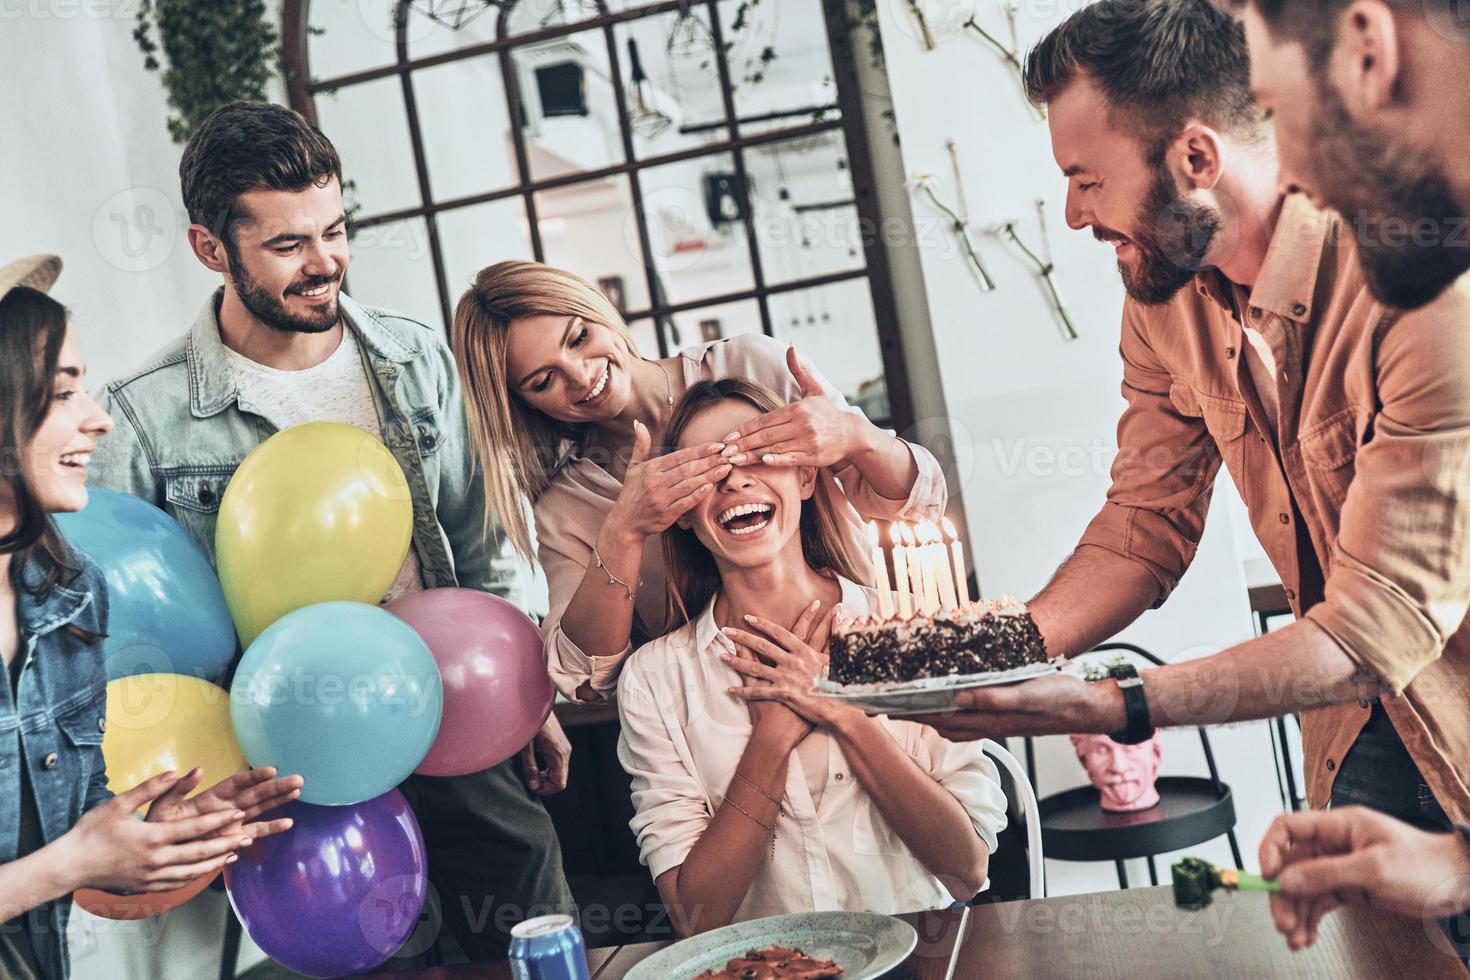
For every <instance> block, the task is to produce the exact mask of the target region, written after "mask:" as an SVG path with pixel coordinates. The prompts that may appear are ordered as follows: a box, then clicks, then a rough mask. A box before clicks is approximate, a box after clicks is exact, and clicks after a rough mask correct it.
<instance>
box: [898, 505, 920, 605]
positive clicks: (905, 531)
mask: <svg viewBox="0 0 1470 980" xmlns="http://www.w3.org/2000/svg"><path fill="white" fill-rule="evenodd" d="M899 533H900V534H901V535H902V537H903V556H904V559H905V560H906V561H907V562H908V566H909V592H910V593H911V594H912V595H913V597H914V612H922V611H923V605H924V570H923V568H922V567H920V566H922V565H923V562H921V561H920V560H919V548H918V543H917V539H915V537H914V529H913V528H911V527H909V526H908V525H907V524H904V525H902V526H901V527H900V528H899Z"/></svg>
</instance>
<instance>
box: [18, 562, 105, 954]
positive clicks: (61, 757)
mask: <svg viewBox="0 0 1470 980" xmlns="http://www.w3.org/2000/svg"><path fill="white" fill-rule="evenodd" d="M76 559H77V560H79V561H80V562H81V564H82V570H81V572H80V574H78V575H77V576H76V577H74V578H73V579H72V580H71V581H70V582H68V583H67V584H66V585H58V586H55V587H54V588H52V590H51V591H50V592H49V593H46V594H44V595H37V594H36V593H35V591H33V590H34V589H35V588H36V587H37V586H38V585H39V583H40V581H41V571H40V568H39V567H38V566H37V565H36V563H34V562H31V563H29V564H28V565H27V566H26V567H24V568H20V569H16V570H14V571H13V572H12V580H13V581H14V583H15V592H16V609H17V613H18V616H17V618H18V621H19V625H20V649H19V651H18V652H17V653H16V656H18V657H24V658H25V663H24V666H23V667H22V668H21V676H20V684H19V685H18V686H17V689H16V695H17V697H16V698H15V699H12V698H11V696H10V684H9V681H8V680H6V681H5V682H4V683H3V684H0V864H3V863H5V862H8V861H14V860H15V859H16V856H17V855H16V848H17V846H18V840H19V837H20V771H21V770H20V767H21V766H25V767H26V772H27V773H28V774H29V776H30V781H31V787H32V791H33V793H34V794H35V799H36V810H37V812H38V814H39V816H40V821H41V831H42V834H43V836H44V838H45V842H46V843H47V844H50V843H51V842H52V841H54V840H56V839H57V838H58V837H60V836H61V835H63V834H65V833H66V832H67V831H68V830H70V829H71V828H72V827H73V826H74V825H75V824H76V822H77V821H78V820H80V819H81V817H82V814H84V813H86V812H87V811H88V810H90V809H92V807H94V806H96V805H97V804H99V803H101V802H103V801H104V800H107V799H109V798H110V797H111V796H112V793H111V791H109V790H108V788H107V770H106V767H105V765H104V764H103V761H102V732H103V729H104V728H105V727H106V717H107V670H106V667H105V666H104V664H103V661H102V646H101V644H100V643H98V642H96V641H95V640H88V639H84V638H83V637H81V636H79V635H77V633H75V632H73V631H72V630H70V629H68V627H76V628H77V629H79V630H82V631H84V632H86V633H88V634H91V635H92V636H94V637H95V636H101V635H103V634H104V633H106V632H107V583H106V582H105V581H104V580H103V578H102V573H101V572H99V571H98V570H97V566H96V565H94V564H92V563H91V562H90V561H88V560H86V559H85V558H83V557H82V556H81V555H77V556H76ZM70 915H71V896H70V895H67V896H63V897H62V898H59V899H56V900H55V901H53V902H50V903H48V904H47V905H43V906H41V907H40V908H37V909H32V910H31V911H30V912H28V913H26V920H27V922H28V924H29V930H30V935H31V943H32V946H33V947H34V949H35V953H36V959H37V960H38V961H39V963H40V966H41V968H42V972H43V973H44V975H45V976H48V977H65V976H66V975H67V971H68V963H67V954H66V922H67V919H68V917H69V916H70Z"/></svg>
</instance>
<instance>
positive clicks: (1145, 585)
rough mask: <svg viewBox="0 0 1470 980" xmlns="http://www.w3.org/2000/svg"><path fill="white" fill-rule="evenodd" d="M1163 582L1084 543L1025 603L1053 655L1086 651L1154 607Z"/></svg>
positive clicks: (1101, 549) (1114, 556)
mask: <svg viewBox="0 0 1470 980" xmlns="http://www.w3.org/2000/svg"><path fill="white" fill-rule="evenodd" d="M1158 597H1159V583H1158V581H1157V580H1156V579H1155V578H1154V577H1153V575H1151V574H1150V573H1149V571H1148V569H1146V568H1144V567H1143V566H1142V565H1140V564H1138V563H1137V562H1135V561H1130V560H1129V559H1127V558H1123V557H1122V556H1120V555H1115V554H1113V553H1112V552H1111V551H1107V550H1105V549H1103V548H1098V547H1094V546H1092V545H1081V546H1079V547H1078V548H1077V550H1076V551H1074V552H1072V555H1071V557H1070V558H1068V559H1067V560H1066V561H1065V562H1063V563H1062V566H1061V567H1060V568H1058V569H1057V571H1056V574H1055V575H1053V576H1052V580H1051V581H1050V582H1049V583H1047V586H1046V588H1044V589H1042V590H1041V592H1039V593H1038V594H1037V596H1036V598H1034V599H1032V600H1031V601H1030V602H1028V603H1027V604H1026V607H1027V608H1028V609H1029V610H1030V611H1031V618H1033V619H1034V620H1036V627H1037V629H1039V630H1041V636H1042V638H1043V639H1045V640H1046V651H1047V653H1048V654H1050V655H1051V656H1053V657H1072V656H1076V655H1077V654H1079V653H1085V652H1086V651H1088V650H1091V649H1092V648H1093V647H1095V646H1097V645H1098V644H1099V643H1101V642H1103V641H1104V640H1106V639H1108V638H1109V637H1111V636H1116V635H1117V634H1118V633H1119V632H1120V631H1121V630H1122V629H1123V628H1124V627H1126V626H1128V625H1129V624H1130V623H1132V622H1133V621H1134V620H1135V619H1137V618H1138V617H1139V616H1141V615H1142V614H1143V613H1144V611H1145V610H1147V609H1149V608H1150V607H1151V606H1153V604H1154V601H1155V600H1156V599H1158Z"/></svg>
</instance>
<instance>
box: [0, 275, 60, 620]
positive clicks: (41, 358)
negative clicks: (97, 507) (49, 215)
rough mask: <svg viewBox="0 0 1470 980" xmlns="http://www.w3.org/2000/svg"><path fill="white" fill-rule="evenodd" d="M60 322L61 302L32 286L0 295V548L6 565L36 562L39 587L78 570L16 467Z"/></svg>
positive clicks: (46, 400) (46, 387) (54, 361)
mask: <svg viewBox="0 0 1470 980" xmlns="http://www.w3.org/2000/svg"><path fill="white" fill-rule="evenodd" d="M66 324H67V311H66V307H64V306H62V305H61V304H60V303H58V302H57V301H56V300H54V299H52V298H51V297H50V296H48V295H46V294H45V293H43V292H41V291H40V290H37V289H31V288H29V287H27V286H17V287H16V288H14V289H12V290H10V291H9V292H8V293H6V294H5V296H4V297H3V298H0V479H3V480H4V481H5V486H6V487H7V489H8V490H9V496H10V498H11V500H13V501H14V507H15V527H14V528H12V529H11V530H10V531H8V532H7V533H5V534H4V535H0V554H8V555H10V556H11V562H12V567H13V568H20V567H23V566H25V565H26V564H28V563H30V562H37V563H39V564H40V567H41V568H42V570H43V572H44V578H43V580H42V582H41V591H42V592H48V591H50V590H51V589H52V588H53V587H55V586H56V585H58V584H59V583H61V582H62V581H63V580H69V579H70V578H71V577H72V576H74V575H75V574H76V572H77V570H78V566H77V564H76V561H75V558H74V556H73V555H72V552H71V549H70V548H68V547H67V545H66V541H65V539H63V538H62V536H61V532H59V531H58V530H57V529H56V524H55V522H53V521H52V520H51V516H50V515H49V514H47V513H46V510H45V508H43V507H42V506H41V502H40V501H39V500H38V499H36V495H35V493H34V492H32V490H31V487H30V485H29V484H28V483H27V482H26V475H25V467H24V466H22V465H21V463H22V459H23V458H24V455H25V453H26V452H27V450H28V449H29V448H30V444H31V440H32V439H34V438H35V435H36V430H38V429H39V428H40V427H41V423H43V422H45V421H46V416H47V415H48V414H49V413H50V412H51V403H52V400H53V399H52V386H53V383H54V380H55V377H56V368H57V365H58V363H59V361H60V359H61V345H62V343H63V342H64V341H65V340H66Z"/></svg>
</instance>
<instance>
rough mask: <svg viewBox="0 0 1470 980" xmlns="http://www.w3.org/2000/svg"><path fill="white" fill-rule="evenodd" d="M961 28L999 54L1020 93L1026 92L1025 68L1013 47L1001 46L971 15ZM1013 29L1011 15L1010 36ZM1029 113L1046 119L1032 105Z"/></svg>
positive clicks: (1037, 108) (1041, 110)
mask: <svg viewBox="0 0 1470 980" xmlns="http://www.w3.org/2000/svg"><path fill="white" fill-rule="evenodd" d="M961 26H963V27H967V28H969V29H970V30H972V31H974V32H975V33H976V34H978V35H980V38H981V39H982V40H984V41H985V42H986V43H987V44H989V45H990V46H991V47H992V48H994V49H995V51H996V53H997V54H999V55H1000V56H1001V57H1002V58H1004V59H1005V60H1006V64H1008V65H1010V66H1011V68H1012V70H1014V71H1015V73H1016V80H1017V81H1018V82H1020V83H1021V91H1022V92H1023V93H1024V92H1025V90H1026V68H1025V66H1024V65H1022V64H1021V58H1020V56H1019V55H1017V54H1016V49H1015V46H1014V45H1012V46H1011V47H1006V46H1005V45H1004V44H1002V43H1001V42H1000V39H999V38H997V37H996V36H995V35H994V34H992V33H990V32H989V31H987V30H986V29H985V28H983V27H981V26H980V22H979V21H977V20H976V19H975V18H974V16H973V15H971V17H970V19H969V20H966V21H965V22H964V24H963V25H961ZM1015 29H1016V21H1015V17H1014V14H1012V15H1011V33H1012V34H1014V33H1015ZM1027 104H1028V105H1029V104H1030V103H1029V101H1028V103H1027ZM1031 111H1032V113H1034V114H1035V115H1036V116H1037V117H1038V118H1040V119H1045V118H1046V110H1045V109H1043V108H1042V107H1040V106H1036V105H1032V106H1031Z"/></svg>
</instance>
